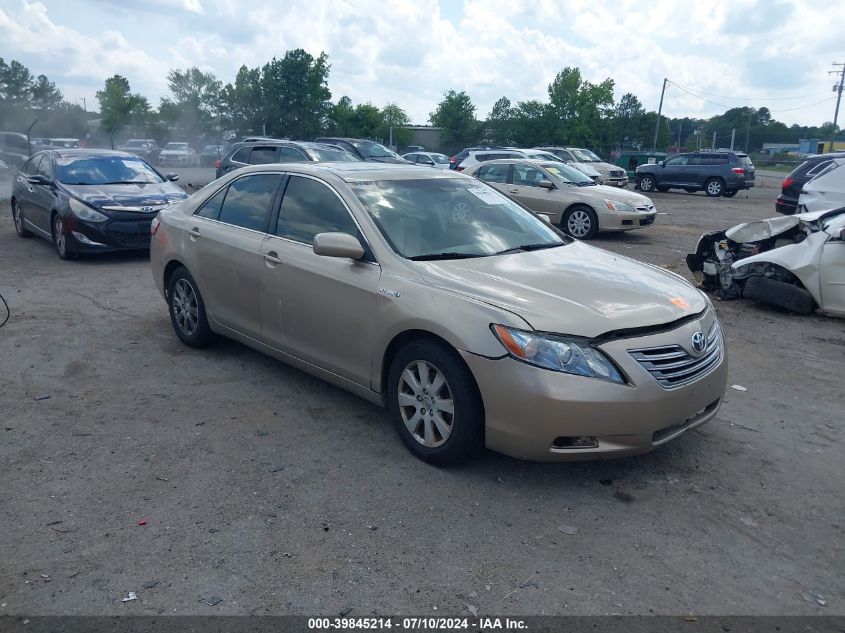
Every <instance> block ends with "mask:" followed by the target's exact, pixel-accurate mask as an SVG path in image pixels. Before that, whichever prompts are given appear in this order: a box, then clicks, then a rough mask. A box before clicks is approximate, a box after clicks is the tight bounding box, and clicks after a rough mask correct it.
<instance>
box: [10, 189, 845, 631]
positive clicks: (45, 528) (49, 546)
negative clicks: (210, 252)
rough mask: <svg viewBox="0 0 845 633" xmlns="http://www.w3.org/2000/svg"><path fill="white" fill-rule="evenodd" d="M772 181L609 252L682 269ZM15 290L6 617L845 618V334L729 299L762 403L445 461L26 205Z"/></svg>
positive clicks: (743, 360)
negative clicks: (407, 443) (692, 420)
mask: <svg viewBox="0 0 845 633" xmlns="http://www.w3.org/2000/svg"><path fill="white" fill-rule="evenodd" d="M183 180H184V179H183ZM760 180H761V185H763V186H761V187H759V188H757V189H755V190H753V191H752V192H751V193H750V194H749V195H744V194H740V195H738V196H737V197H736V198H734V199H730V200H728V199H717V200H712V199H708V198H706V197H705V196H704V195H703V194H695V195H689V194H683V193H680V194H679V193H667V194H655V195H654V201H655V203H656V204H657V206H658V209H659V211H661V212H664V213H666V215H661V216H659V218H658V224H657V225H655V226H654V227H652V228H650V229H646V230H642V231H639V232H635V233H629V234H623V235H611V236H607V237H602V238H601V239H599V240H597V241H596V243H597V244H599V245H600V246H604V247H606V248H609V249H611V250H614V251H618V252H620V253H623V254H625V255H629V256H632V257H635V258H638V259H643V260H646V261H650V262H655V263H658V264H661V265H665V266H666V267H668V268H671V269H673V270H676V271H678V272H681V273H685V272H686V270H685V268H686V267H685V266H684V264H683V257H684V254H685V253H686V252H687V251H688V250H689V249H691V248H692V247H693V246H694V244H695V240H696V239H697V236H698V235H699V234H700V233H701V232H703V231H704V230H706V229H710V228H713V227H727V226H730V225H733V224H735V223H737V222H740V221H745V220H749V219H752V218H762V217H767V216H771V215H774V212H773V208H774V205H773V201H774V198H775V196H776V185H777V183H778V181H777V180H775V179H771V180H767V179H765V178H761V179H760ZM0 292H2V294H3V295H5V297H6V298H7V300H8V302H9V305H10V307H11V312H12V316H11V320H10V321H9V323H8V324H7V325H6V327H4V328H3V329H2V330H0V420H2V422H0V436H2V442H0V482H2V485H0V517H2V519H0V526H2V529H0V552H2V556H0V604H2V607H0V614H6V613H12V614H22V613H27V614H151V613H161V614H173V613H179V614H235V613H239V614H243V613H255V614H264V613H271V614H285V613H297V614H326V615H334V614H337V613H340V612H347V610H348V609H351V611H349V613H350V615H367V614H371V613H376V612H377V613H380V614H390V613H397V612H398V613H414V614H421V615H447V614H464V615H468V614H469V612H468V606H467V605H471V606H473V607H476V608H477V609H478V611H479V612H481V613H503V614H608V613H620V614H627V613H637V614H649V613H667V614H679V613H680V614H683V613H689V612H692V613H697V614H825V615H833V614H843V613H845V575H843V573H842V570H843V567H845V538H843V537H844V536H845V535H843V526H845V514H843V510H845V508H844V507H843V505H845V504H843V499H845V497H843V494H842V486H843V483H842V482H843V474H845V459H843V424H845V422H843V419H845V415H843V410H845V397H843V388H842V376H843V374H845V333H843V332H845V322H843V321H841V320H833V319H827V318H821V317H817V316H809V317H799V316H793V315H790V314H786V313H783V312H779V311H776V310H774V309H769V308H765V307H760V306H755V305H753V304H750V303H747V302H733V303H721V304H717V309H718V311H719V315H720V318H721V320H722V323H723V325H724V330H725V333H726V336H727V339H728V346H729V353H730V363H731V369H730V384H732V385H734V384H738V385H742V386H744V387H746V388H747V391H746V392H740V391H735V390H729V391H728V394H727V397H726V401H725V405H724V407H723V408H722V410H721V413H720V415H719V416H718V418H717V419H715V420H714V421H712V422H711V423H709V424H707V425H705V426H704V427H703V428H701V429H700V430H697V431H695V432H692V433H690V434H687V435H686V436H684V437H682V438H680V439H679V440H677V441H675V442H673V443H671V444H670V445H668V446H666V447H664V448H662V449H660V450H657V451H655V452H653V453H652V454H650V455H646V456H643V457H639V458H633V459H625V460H621V461H613V462H600V463H586V464H533V463H524V462H519V461H516V460H512V459H509V458H505V457H501V456H498V455H495V454H492V453H490V454H487V455H486V456H484V457H483V458H481V459H479V460H477V461H475V462H473V463H471V464H468V465H466V466H465V467H462V468H457V469H453V470H438V469H435V468H432V467H429V466H427V465H425V464H423V463H422V462H419V461H417V460H415V459H414V458H412V457H411V456H410V455H409V454H408V453H407V451H405V449H404V448H403V447H402V446H401V444H400V443H399V441H398V440H397V438H396V437H395V436H394V434H393V431H392V429H391V428H390V425H389V422H388V420H387V417H386V415H385V414H384V413H383V412H382V411H381V410H380V409H378V408H376V407H374V406H372V405H370V404H368V403H366V402H363V401H362V400H359V399H357V398H355V397H353V396H351V395H348V394H347V393H345V392H342V391H340V390H338V389H335V388H333V387H330V386H328V385H326V384H324V383H322V382H320V381H318V380H316V379H313V378H311V377H309V376H307V375H305V374H302V373H300V372H299V371H296V370H293V369H290V368H288V367H286V366H285V365H283V364H280V363H278V362H276V361H273V360H270V359H269V358H266V357H263V356H261V355H259V354H257V353H255V352H253V351H251V350H249V349H247V348H245V347H242V346H241V345H238V344H235V343H231V342H222V343H221V344H219V345H218V346H217V347H216V348H213V349H210V350H206V351H196V350H192V349H189V348H187V347H185V346H183V345H181V344H180V343H179V342H178V340H177V339H176V337H175V335H174V334H173V333H172V331H171V328H170V324H169V321H168V317H167V312H166V309H165V305H164V302H163V301H162V299H161V297H160V296H159V295H158V294H157V293H156V290H155V288H154V287H153V283H152V279H151V277H150V271H149V263H148V260H147V259H146V258H145V257H138V256H111V257H106V258H100V259H83V260H81V261H78V262H62V261H60V260H59V259H58V258H57V257H56V256H55V254H54V253H53V251H52V249H51V246H50V245H49V244H48V243H47V242H44V241H41V240H37V239H30V240H21V239H18V238H17V237H16V236H15V233H14V229H13V227H12V223H11V220H10V215H9V208H8V205H7V204H3V205H2V206H0ZM1 310H2V307H0V311H1ZM44 396H49V398H44ZM42 398H44V399H42ZM141 522H146V523H145V524H144V525H140V523H141ZM561 527H563V528H565V529H561ZM569 528H577V533H574V534H570V533H569V532H573V530H571V529H569ZM128 591H135V592H137V595H138V600H137V601H134V602H127V603H122V602H121V599H122V598H123V597H124V596H126V593H127V592H128ZM212 596H217V597H219V598H222V601H221V602H219V603H218V604H216V606H209V605H208V604H206V599H208V598H210V597H212ZM212 602H214V600H212ZM435 609H436V611H435Z"/></svg>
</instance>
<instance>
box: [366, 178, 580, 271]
mask: <svg viewBox="0 0 845 633" xmlns="http://www.w3.org/2000/svg"><path fill="white" fill-rule="evenodd" d="M352 189H353V191H354V192H355V195H356V196H358V199H359V200H360V201H361V202H362V204H363V205H364V207H365V208H366V209H367V211H368V212H369V214H370V216H371V217H372V218H373V220H374V221H375V223H376V225H377V226H378V228H379V230H380V231H381V233H382V235H384V237H385V239H386V240H387V241H388V242H389V243H390V245H391V247H392V248H393V250H395V251H396V252H397V253H398V254H399V255H401V256H402V257H405V258H407V259H418V260H426V259H460V258H464V257H484V256H489V255H496V254H502V253H503V252H506V251H507V252H518V251H520V250H534V249H537V248H552V247H555V246H561V245H563V244H566V243H567V242H566V241H565V240H564V238H563V237H561V236H560V234H559V233H558V232H556V231H555V230H554V229H553V228H552V227H551V226H549V225H548V224H546V223H545V222H543V221H542V220H540V219H538V218H537V217H536V216H534V215H533V214H532V213H531V212H529V211H527V210H525V209H524V208H523V207H521V206H519V205H518V204H516V203H515V202H513V201H512V200H510V199H509V198H507V197H506V196H504V195H502V194H501V193H499V192H498V191H496V190H495V189H493V188H492V187H489V186H487V185H485V184H483V183H480V182H473V181H471V180H467V179H464V178H460V179H459V178H426V179H413V180H381V181H374V182H361V183H354V184H352Z"/></svg>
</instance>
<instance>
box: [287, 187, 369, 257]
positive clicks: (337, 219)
mask: <svg viewBox="0 0 845 633" xmlns="http://www.w3.org/2000/svg"><path fill="white" fill-rule="evenodd" d="M333 232H339V233H349V234H350V235H354V236H355V237H357V238H358V239H359V240H360V239H361V236H360V234H359V232H358V227H357V226H356V225H355V222H354V221H353V220H352V216H350V215H349V211H348V210H347V209H346V207H345V206H344V204H343V203H342V202H341V201H340V198H338V197H337V195H336V194H335V193H334V192H333V191H332V190H331V189H329V188H328V187H327V186H325V185H324V184H322V183H320V182H317V181H316V180H312V179H311V178H303V177H301V176H291V177H290V180H289V181H288V185H287V187H286V188H285V195H284V198H282V207H281V209H280V211H279V220H278V222H277V224H276V235H278V236H279V237H286V238H288V239H291V240H294V241H297V242H303V243H305V244H313V243H314V236H315V235H317V234H318V233H333Z"/></svg>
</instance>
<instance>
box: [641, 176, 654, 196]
mask: <svg viewBox="0 0 845 633" xmlns="http://www.w3.org/2000/svg"><path fill="white" fill-rule="evenodd" d="M655 188H656V183H655V182H654V176H640V177H639V178H638V179H637V189H639V190H640V191H642V192H645V193H648V192H650V191H654V190H655Z"/></svg>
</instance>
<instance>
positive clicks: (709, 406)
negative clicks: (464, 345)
mask: <svg viewBox="0 0 845 633" xmlns="http://www.w3.org/2000/svg"><path fill="white" fill-rule="evenodd" d="M712 320H713V317H712V316H710V315H708V316H706V317H705V318H703V319H702V320H701V321H692V322H690V323H687V324H684V325H681V326H680V327H678V328H675V329H674V330H672V331H669V332H662V333H659V334H653V335H648V336H641V337H636V338H630V339H621V340H614V341H610V342H608V343H605V344H603V345H601V346H600V347H601V349H602V350H604V351H605V352H606V353H607V354H608V356H610V357H611V358H612V359H613V360H614V361H615V362H616V364H617V366H618V367H619V368H620V369H621V370H622V372H623V374H625V375H626V376H627V379H628V384H624V385H620V384H615V383H610V382H606V381H602V380H597V379H594V378H583V377H580V376H572V375H568V374H562V373H558V372H553V371H548V370H545V369H540V368H537V367H533V366H531V365H527V364H525V363H522V362H520V361H517V360H514V359H512V358H510V357H507V356H506V357H503V358H499V359H490V358H486V357H482V356H476V355H474V354H470V353H468V352H461V355H462V356H463V358H464V361H465V362H466V363H467V365H468V366H469V368H470V370H471V371H472V373H473V375H474V377H475V379H476V382H477V383H478V387H479V389H480V391H481V397H482V399H483V402H484V411H485V417H486V444H487V447H488V448H490V449H491V450H494V451H497V452H500V453H504V454H506V455H510V456H512V457H517V458H519V459H528V460H535V461H580V460H590V459H608V458H616V457H626V456H630V455H639V454H641V453H646V452H648V451H650V450H652V449H654V448H655V447H657V446H660V445H662V444H665V443H666V442H669V441H671V440H673V439H675V438H676V437H678V436H680V435H682V434H683V433H685V432H687V431H689V430H691V429H693V428H696V427H698V426H700V425H702V424H704V423H705V422H707V421H709V420H711V419H712V418H713V417H714V416H715V415H716V413H717V412H718V410H719V406H720V405H721V402H722V397H723V395H724V393H725V387H726V385H727V371H728V364H727V357H726V354H725V351H724V343H723V342H722V355H721V358H720V360H719V362H718V364H716V365H715V366H714V367H713V368H712V369H710V370H709V371H708V372H707V373H705V374H704V375H702V376H700V377H699V378H698V379H697V380H695V381H694V382H691V383H689V384H688V385H685V386H682V387H677V388H674V389H665V388H663V387H662V386H660V384H658V382H657V381H656V380H655V379H654V378H653V377H652V376H651V375H649V374H648V372H646V371H645V370H644V369H643V368H642V366H640V364H639V363H638V362H637V361H635V360H634V359H633V358H632V357H631V356H630V354H629V353H628V350H629V349H635V348H643V347H657V346H663V345H667V344H679V345H684V342H685V341H686V342H688V341H690V339H691V337H692V334H693V333H694V332H696V331H698V330H702V331H705V332H706V331H707V329H705V328H706V327H708V326H709V323H712ZM571 437H593V438H595V439H596V441H597V443H598V445H597V446H596V447H594V448H561V447H560V442H558V440H559V438H571ZM556 442H558V445H556Z"/></svg>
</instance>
